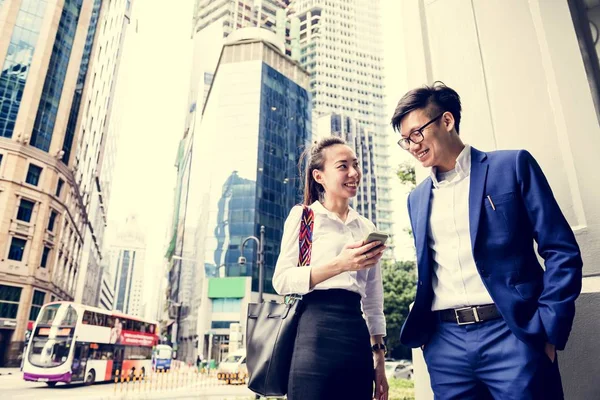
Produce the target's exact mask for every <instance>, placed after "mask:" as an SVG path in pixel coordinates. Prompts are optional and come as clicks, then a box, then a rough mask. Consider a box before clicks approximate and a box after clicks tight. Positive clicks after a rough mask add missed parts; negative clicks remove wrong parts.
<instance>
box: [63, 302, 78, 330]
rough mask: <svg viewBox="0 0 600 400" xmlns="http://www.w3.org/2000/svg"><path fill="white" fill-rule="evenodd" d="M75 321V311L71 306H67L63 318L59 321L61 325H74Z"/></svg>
mask: <svg viewBox="0 0 600 400" xmlns="http://www.w3.org/2000/svg"><path fill="white" fill-rule="evenodd" d="M76 323H77V311H75V309H74V308H73V307H71V306H69V307H68V308H67V312H66V315H65V317H64V318H63V320H62V321H61V325H67V326H75V324H76Z"/></svg>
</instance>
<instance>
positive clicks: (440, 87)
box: [392, 81, 461, 133]
mask: <svg viewBox="0 0 600 400" xmlns="http://www.w3.org/2000/svg"><path fill="white" fill-rule="evenodd" d="M419 109H424V110H425V111H426V112H427V115H428V116H429V118H435V117H437V116H438V115H439V114H440V113H442V112H446V111H448V112H450V113H451V114H452V115H453V116H454V121H455V126H456V132H457V133H458V132H460V131H459V126H460V111H461V105H460V96H459V95H458V93H456V91H455V90H454V89H452V88H449V87H448V86H446V85H445V84H444V83H443V82H440V81H436V82H434V83H433V85H431V86H427V85H425V86H423V87H420V88H417V89H413V90H411V91H409V92H408V93H406V94H405V95H404V96H402V98H401V99H400V101H399V102H398V105H397V106H396V110H395V111H394V116H393V117H392V127H393V128H394V130H395V131H398V132H400V123H401V122H402V119H403V118H404V117H405V116H406V115H408V114H409V113H411V112H412V111H414V110H419Z"/></svg>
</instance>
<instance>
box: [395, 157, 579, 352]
mask: <svg viewBox="0 0 600 400" xmlns="http://www.w3.org/2000/svg"><path fill="white" fill-rule="evenodd" d="M470 179H471V181H470V191H469V219H470V234H471V245H472V251H473V257H474V259H475V265H476V266H477V270H478V271H479V274H480V275H481V278H482V280H483V283H484V285H485V287H486V288H487V290H488V292H489V293H490V295H491V297H492V299H493V300H494V302H495V303H496V306H497V307H498V309H499V311H500V313H501V314H502V317H503V318H504V320H505V321H506V323H507V324H508V326H509V328H510V329H511V331H512V332H513V333H514V334H515V335H516V336H517V337H518V338H519V339H521V340H522V341H524V342H526V343H530V344H531V345H533V346H535V347H541V346H543V345H544V344H545V343H546V342H550V343H552V344H554V345H555V346H556V348H557V349H559V350H562V349H564V347H565V345H566V343H567V338H568V336H569V333H570V331H571V325H572V323H573V318H574V316H575V299H576V298H577V296H578V295H579V293H580V291H581V279H582V277H581V276H582V260H581V254H580V251H579V246H578V245H577V242H576V240H575V236H574V235H573V231H572V229H571V227H570V226H569V224H568V223H567V221H566V219H565V217H564V216H563V214H562V212H561V211H560V208H559V206H558V204H557V202H556V200H555V199H554V196H553V194H552V190H551V189H550V185H548V181H547V180H546V177H545V176H544V173H543V172H542V170H541V168H540V167H539V165H538V164H537V162H536V161H535V159H534V158H533V157H532V156H531V154H529V153H528V152H527V151H525V150H517V151H494V152H490V153H484V152H481V151H479V150H476V149H474V148H471V175H470ZM432 185H433V182H432V180H431V178H430V177H428V178H427V179H426V180H425V181H423V182H422V183H421V184H420V185H419V186H417V188H416V189H415V190H413V191H412V192H411V194H410V195H409V196H408V211H409V215H410V221H411V225H412V230H413V234H414V239H415V246H416V248H417V268H418V279H419V281H418V284H417V295H416V299H415V303H414V305H413V308H412V310H411V312H410V313H409V315H408V318H407V319H406V322H405V323H404V326H403V327H402V333H401V335H400V340H401V341H402V343H403V344H405V345H407V346H409V347H419V346H421V345H423V344H426V343H427V341H428V340H429V337H430V335H431V334H432V333H433V330H434V329H435V325H434V322H435V321H434V315H433V313H432V312H431V304H432V300H433V288H432V284H431V282H432V274H433V259H432V255H431V250H430V248H429V245H428V235H427V228H428V221H429V215H430V204H431V201H430V199H431V189H432ZM488 195H489V196H491V198H492V201H493V203H494V205H495V207H496V209H495V210H494V209H493V208H492V206H491V205H490V203H489V201H488V199H487V196H488ZM534 240H535V241H536V242H537V244H538V252H539V254H540V256H541V257H542V258H543V259H544V260H545V266H546V270H545V271H544V269H543V268H542V267H541V266H540V264H539V262H538V260H537V257H536V255H535V251H534V247H533V241H534Z"/></svg>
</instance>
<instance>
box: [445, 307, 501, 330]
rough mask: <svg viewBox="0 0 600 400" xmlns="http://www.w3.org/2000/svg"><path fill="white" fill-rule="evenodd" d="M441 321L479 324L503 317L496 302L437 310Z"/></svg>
mask: <svg viewBox="0 0 600 400" xmlns="http://www.w3.org/2000/svg"><path fill="white" fill-rule="evenodd" d="M436 314H437V315H438V316H439V318H440V320H441V321H444V322H455V323H457V324H458V325H469V324H477V323H480V322H485V321H490V320H493V319H498V318H501V317H502V316H501V315H500V312H499V311H498V308H497V307H496V305H495V304H486V305H484V306H473V307H462V308H456V309H452V308H451V309H448V310H441V311H436Z"/></svg>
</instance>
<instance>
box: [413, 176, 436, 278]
mask: <svg viewBox="0 0 600 400" xmlns="http://www.w3.org/2000/svg"><path fill="white" fill-rule="evenodd" d="M432 186H433V182H432V181H431V178H427V180H426V181H425V182H424V184H423V186H422V187H421V193H420V195H419V197H418V204H419V213H418V215H417V224H416V228H417V232H414V234H415V235H416V239H417V240H416V244H417V256H418V260H419V266H421V267H422V268H423V270H421V271H419V275H420V276H423V274H424V273H427V274H429V271H430V266H429V257H428V254H427V253H428V251H429V244H428V243H427V228H428V226H427V224H428V222H429V215H430V213H431V188H432Z"/></svg>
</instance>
